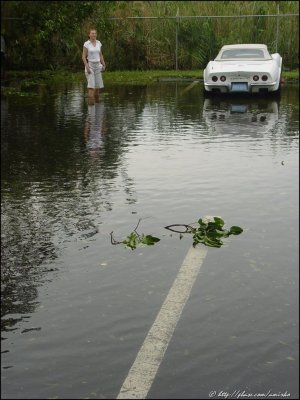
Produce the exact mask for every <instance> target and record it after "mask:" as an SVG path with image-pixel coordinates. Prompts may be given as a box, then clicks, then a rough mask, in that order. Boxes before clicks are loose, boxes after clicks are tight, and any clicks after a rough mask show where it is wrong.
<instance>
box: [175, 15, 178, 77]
mask: <svg viewBox="0 0 300 400" xmlns="http://www.w3.org/2000/svg"><path fill="white" fill-rule="evenodd" d="M178 17H179V8H177V13H176V48H175V69H176V71H177V70H178V22H179V18H178Z"/></svg>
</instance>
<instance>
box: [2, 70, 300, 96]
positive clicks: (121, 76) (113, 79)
mask: <svg viewBox="0 0 300 400" xmlns="http://www.w3.org/2000/svg"><path fill="white" fill-rule="evenodd" d="M282 78H283V79H284V81H285V82H299V70H295V71H283V72H282ZM161 79H179V80H181V79H182V80H185V79H186V80H194V79H200V80H201V79H203V71H202V70H193V71H175V70H170V71H162V70H153V71H107V72H105V73H103V80H104V83H105V84H122V85H123V84H150V83H154V82H157V81H159V80H161ZM7 80H8V81H12V82H13V83H14V85H13V84H12V86H1V95H5V96H12V95H14V96H18V95H19V96H29V95H30V94H34V92H35V91H36V90H37V88H38V86H39V85H41V84H47V83H52V84H54V83H58V84H59V83H62V82H80V81H84V82H85V75H84V73H83V71H80V72H70V71H67V70H59V71H55V72H53V71H48V70H47V71H40V72H36V71H35V72H33V71H9V72H7Z"/></svg>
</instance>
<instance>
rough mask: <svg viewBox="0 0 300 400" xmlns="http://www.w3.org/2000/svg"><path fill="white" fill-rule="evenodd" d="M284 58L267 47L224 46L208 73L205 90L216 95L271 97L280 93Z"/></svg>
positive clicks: (205, 74)
mask: <svg viewBox="0 0 300 400" xmlns="http://www.w3.org/2000/svg"><path fill="white" fill-rule="evenodd" d="M281 66H282V57H281V56H280V55H279V54H278V53H275V54H271V55H270V53H269V51H268V48H267V46H266V45H264V44H233V45H227V46H223V47H222V48H221V50H220V52H219V54H218V55H217V57H216V58H215V59H214V61H210V62H209V63H208V64H207V66H206V68H205V70H204V75H203V77H204V88H205V91H206V92H214V93H236V92H238V93H268V92H277V91H279V89H280V80H281Z"/></svg>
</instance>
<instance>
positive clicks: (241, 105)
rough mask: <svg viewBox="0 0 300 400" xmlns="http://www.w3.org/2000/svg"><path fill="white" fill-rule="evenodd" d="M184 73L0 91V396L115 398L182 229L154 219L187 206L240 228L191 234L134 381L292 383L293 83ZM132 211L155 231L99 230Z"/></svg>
mask: <svg viewBox="0 0 300 400" xmlns="http://www.w3.org/2000/svg"><path fill="white" fill-rule="evenodd" d="M187 85H188V83H180V82H168V83H166V82H161V83H157V84H152V85H142V86H138V85H137V86H130V85H125V86H114V85H111V86H107V87H106V88H105V91H104V93H103V94H102V98H101V102H100V103H99V104H95V105H94V106H88V104H87V100H86V89H85V87H84V85H83V84H72V85H65V86H63V87H53V88H44V89H41V93H40V94H39V96H37V97H33V98H30V97H29V98H19V99H18V98H9V99H5V98H4V99H2V102H1V128H2V129H1V170H2V175H1V178H2V179H1V189H2V190H1V209H2V214H1V216H2V218H1V239H2V246H1V248H2V310H1V311H2V331H1V336H2V397H3V398H20V399H21V398H31V399H35V398H78V399H79V398H98V399H99V398H116V396H117V394H118V392H119V390H120V388H121V385H122V383H123V380H124V379H125V377H126V375H127V373H128V370H129V368H130V366H131V364H132V362H133V361H134V359H135V356H136V354H137V352H138V350H139V348H140V346H141V344H142V342H143V340H144V338H145V336H146V334H147V332H148V330H149V328H150V327H151V325H152V323H153V321H154V319H155V317H156V314H157V312H158V311H159V309H160V306H161V304H162V303H163V301H164V299H165V297H166V295H167V293H168V290H169V288H170V287H171V285H172V283H173V280H174V279H175V277H176V274H177V272H178V269H179V267H180V265H181V262H182V260H183V259H184V256H185V254H186V252H187V250H188V249H189V247H190V245H191V238H189V237H184V238H183V239H182V240H179V238H178V236H176V235H173V236H170V232H168V231H166V230H165V229H164V228H163V227H164V226H166V225H170V224H173V223H192V222H195V221H197V220H198V219H199V218H200V217H204V216H205V215H219V216H221V217H222V218H223V219H224V220H225V223H226V226H228V227H230V226H231V225H239V226H241V227H242V228H243V229H244V232H243V234H242V235H239V236H236V237H233V238H230V239H227V241H226V244H225V246H224V247H222V248H221V249H209V251H208V255H207V257H206V259H205V262H204V264H203V266H202V268H201V271H200V274H199V276H198V278H197V281H196V283H195V286H194V288H193V290H192V293H191V297H190V299H189V301H188V302H187V305H186V307H185V309H184V311H183V314H182V317H181V319H180V321H179V323H178V325H177V328H176V330H175V333H174V336H173V338H172V340H171V343H170V345H169V347H168V349H167V352H166V354H165V358H164V360H163V363H162V365H161V367H160V369H159V371H158V374H157V376H156V379H155V382H154V384H153V386H152V388H151V391H150V393H149V396H148V397H149V398H207V397H208V395H209V393H210V392H211V391H213V390H215V391H217V392H218V391H221V390H223V391H227V392H229V393H230V392H231V393H233V392H234V390H241V391H243V390H245V391H246V392H248V393H251V392H252V393H267V392H268V390H271V391H272V392H273V393H279V392H282V393H284V392H285V391H288V392H289V393H290V395H291V396H290V398H297V397H298V395H299V393H298V372H299V371H298V360H299V353H298V333H299V330H298V327H299V325H298V247H299V232H298V220H299V210H298V198H299V196H298V193H299V186H298V178H299V169H298V155H299V153H298V151H299V128H298V126H299V99H298V87H296V86H288V85H286V86H285V87H284V88H283V91H282V95H281V98H280V99H274V98H269V99H258V98H254V99H243V98H234V99H227V100H226V99H224V98H222V99H218V98H216V99H205V98H203V95H202V87H201V86H200V85H196V86H195V87H193V88H192V89H191V90H190V91H186V92H183V90H184V89H185V88H186V87H187ZM139 218H142V221H141V223H140V225H139V232H140V233H145V234H152V235H154V236H158V237H160V238H161V241H160V242H159V243H158V244H156V245H155V246H154V247H149V248H140V249H137V250H136V251H131V250H129V249H125V248H124V247H123V246H112V245H111V244H110V235H109V234H110V232H111V231H114V235H115V237H116V239H119V240H122V239H123V238H124V237H125V236H126V235H127V234H128V233H129V232H130V231H131V230H133V228H134V227H135V226H136V224H137V222H138V219H139Z"/></svg>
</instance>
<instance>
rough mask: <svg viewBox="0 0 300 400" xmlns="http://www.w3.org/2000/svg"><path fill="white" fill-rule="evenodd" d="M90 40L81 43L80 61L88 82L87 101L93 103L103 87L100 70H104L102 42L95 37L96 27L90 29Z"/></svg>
mask: <svg viewBox="0 0 300 400" xmlns="http://www.w3.org/2000/svg"><path fill="white" fill-rule="evenodd" d="M89 37H90V40H87V41H86V42H85V43H84V45H83V50H82V61H83V63H84V65H85V76H86V79H87V83H88V91H89V102H90V103H93V102H94V101H95V98H96V99H97V98H98V97H99V90H100V89H102V88H103V87H104V85H103V80H102V74H101V71H104V70H105V62H104V58H103V54H102V50H101V48H102V44H101V42H99V40H96V38H97V31H96V29H91V30H90V34H89Z"/></svg>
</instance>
